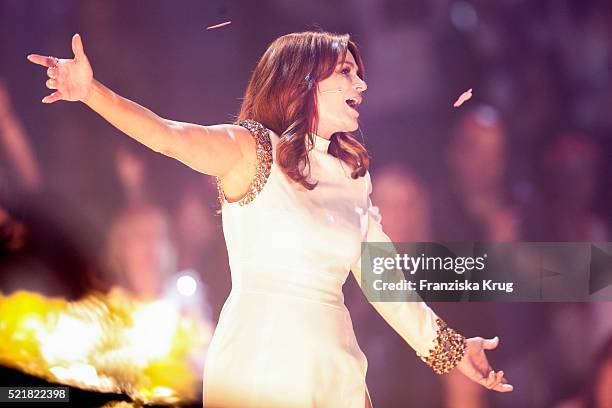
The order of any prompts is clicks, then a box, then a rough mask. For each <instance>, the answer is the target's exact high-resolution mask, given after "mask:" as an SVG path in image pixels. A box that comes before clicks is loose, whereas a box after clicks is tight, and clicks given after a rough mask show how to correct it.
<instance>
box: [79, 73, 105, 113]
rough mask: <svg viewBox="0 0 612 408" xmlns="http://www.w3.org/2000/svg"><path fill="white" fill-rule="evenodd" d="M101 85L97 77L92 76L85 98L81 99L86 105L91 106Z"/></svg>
mask: <svg viewBox="0 0 612 408" xmlns="http://www.w3.org/2000/svg"><path fill="white" fill-rule="evenodd" d="M100 86H101V84H100V83H99V82H98V81H97V80H96V79H95V78H92V79H91V84H90V85H89V89H88V90H87V93H86V94H85V96H84V97H83V98H81V100H80V101H81V102H83V103H84V104H85V105H87V106H89V107H91V103H92V100H93V98H94V95H95V93H96V92H97V91H98V89H99V88H100Z"/></svg>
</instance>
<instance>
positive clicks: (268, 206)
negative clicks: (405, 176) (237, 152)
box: [203, 121, 439, 408]
mask: <svg viewBox="0 0 612 408" xmlns="http://www.w3.org/2000/svg"><path fill="white" fill-rule="evenodd" d="M241 125H242V126H244V127H246V128H247V129H249V130H250V131H251V132H252V134H253V135H254V137H255V139H256V141H257V151H258V152H257V154H258V170H257V175H256V177H255V180H254V183H253V185H252V186H251V187H252V189H251V190H250V192H249V193H248V194H247V195H246V196H245V197H244V198H243V199H242V200H240V201H238V202H231V203H230V202H227V201H225V199H224V198H223V194H222V192H221V191H220V197H221V199H222V201H223V205H222V217H223V231H224V235H225V240H226V244H227V250H228V255H229V261H230V268H231V275H232V290H231V292H230V295H229V297H228V298H227V300H226V302H225V304H224V306H223V309H222V311H221V315H220V318H219V323H218V326H217V328H216V331H215V333H214V336H213V339H212V342H211V344H210V347H209V350H208V353H207V358H206V362H205V368H204V389H203V394H204V406H205V407H206V408H218V407H240V408H242V407H249V408H250V407H266V408H277V407H283V408H301V407H304V408H305V407H333V408H343V407H346V408H349V407H350V408H362V407H364V406H365V402H366V398H369V396H368V394H367V389H366V383H365V376H366V369H367V360H366V357H365V355H364V354H363V352H362V351H361V349H360V348H359V345H358V344H357V340H356V338H355V334H354V332H353V325H352V322H351V317H350V315H349V312H348V310H347V308H346V307H345V305H344V298H343V294H342V285H343V284H344V282H345V280H346V278H347V276H348V273H349V272H350V271H351V270H352V271H353V273H355V274H356V278H357V281H358V282H360V279H359V273H360V271H359V263H360V262H359V259H360V250H361V242H362V241H365V240H372V241H388V240H389V238H387V236H386V235H384V233H383V232H382V230H381V227H380V217H379V216H378V214H377V211H376V207H373V206H372V205H371V203H370V201H369V193H370V191H371V186H370V178H369V175H366V177H360V178H358V179H352V178H351V177H350V169H349V167H348V166H347V165H346V164H345V163H343V162H341V161H340V160H339V159H337V158H336V157H334V156H332V155H330V154H328V152H327V148H328V145H329V143H330V141H329V140H327V139H325V138H322V137H319V136H315V143H314V146H313V148H312V150H310V151H309V153H308V156H309V160H310V166H311V178H312V180H314V181H317V182H318V185H317V186H316V188H315V189H314V190H307V189H305V188H303V187H302V186H300V185H298V184H297V183H295V182H293V181H291V180H290V179H289V178H288V177H286V176H285V174H284V173H283V172H282V170H281V169H280V168H279V167H277V165H276V164H275V163H273V162H272V158H273V157H275V153H276V145H277V143H278V141H279V137H278V136H277V135H276V134H274V133H273V132H271V131H268V130H267V129H265V128H263V127H262V126H261V125H260V124H258V123H257V122H254V121H245V122H242V123H241ZM373 305H374V306H375V307H376V308H377V310H378V311H379V312H380V313H381V314H382V315H383V317H384V318H385V319H386V320H387V321H388V322H389V323H390V324H391V326H392V327H393V328H394V329H395V330H396V331H398V333H400V335H402V336H403V337H404V338H405V339H406V341H407V342H408V343H409V344H410V345H411V346H412V347H413V348H414V349H415V350H416V351H417V353H419V354H420V355H422V356H427V355H428V354H429V353H430V351H431V350H432V349H433V348H434V347H435V345H436V341H437V336H438V337H439V331H438V330H439V326H438V324H437V322H436V319H437V317H436V315H435V314H434V313H433V312H432V311H431V310H430V309H429V308H428V307H427V306H426V305H425V304H424V303H373ZM437 331H438V332H437Z"/></svg>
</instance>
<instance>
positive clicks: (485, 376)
mask: <svg viewBox="0 0 612 408" xmlns="http://www.w3.org/2000/svg"><path fill="white" fill-rule="evenodd" d="M498 344H499V337H495V338H492V339H483V338H482V337H473V338H471V339H467V344H466V348H465V354H464V356H463V358H462V359H461V361H460V362H459V364H458V365H457V369H458V370H459V371H461V372H462V373H463V374H464V375H465V376H466V377H468V378H469V379H470V380H472V381H474V382H477V383H478V384H480V385H482V386H483V387H486V388H488V389H490V390H493V391H499V392H510V391H512V390H513V389H514V387H512V385H510V384H508V380H506V378H504V372H503V371H498V372H497V373H496V372H495V371H494V370H493V368H492V367H491V364H489V361H488V360H487V356H486V355H485V350H493V349H495V348H496V347H497V345H498Z"/></svg>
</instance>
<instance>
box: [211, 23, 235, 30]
mask: <svg viewBox="0 0 612 408" xmlns="http://www.w3.org/2000/svg"><path fill="white" fill-rule="evenodd" d="M230 24H232V22H231V21H226V22H224V23H221V24H215V25H211V26H209V27H206V29H207V30H214V29H215V28H221V27H225V26H226V25H230Z"/></svg>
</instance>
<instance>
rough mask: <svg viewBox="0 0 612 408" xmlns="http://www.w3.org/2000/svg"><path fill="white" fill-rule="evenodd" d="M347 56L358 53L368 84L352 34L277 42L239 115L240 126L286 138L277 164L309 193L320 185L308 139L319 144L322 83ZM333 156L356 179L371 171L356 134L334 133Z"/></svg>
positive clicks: (254, 78)
mask: <svg viewBox="0 0 612 408" xmlns="http://www.w3.org/2000/svg"><path fill="white" fill-rule="evenodd" d="M347 52H350V53H351V54H353V57H354V58H355V61H356V62H357V75H358V76H359V77H360V78H362V79H363V77H364V68H363V61H362V59H361V56H360V54H359V49H358V48H357V45H356V44H355V43H354V42H353V41H351V40H350V37H349V35H348V34H332V33H328V32H312V31H308V32H303V33H293V34H287V35H284V36H282V37H279V38H277V39H276V40H275V41H274V42H273V43H272V44H270V46H269V47H268V49H267V50H266V52H265V53H264V55H263V56H262V57H261V59H260V60H259V62H258V64H257V67H256V68H255V71H254V72H253V75H252V76H251V79H250V81H249V85H248V86H247V89H246V92H245V95H244V98H243V102H242V106H241V108H240V114H239V115H238V121H241V120H245V119H253V120H255V121H257V122H259V123H261V124H262V125H264V126H265V127H266V128H268V129H270V130H272V131H274V132H275V133H276V134H278V135H279V136H280V142H279V143H278V146H277V151H276V163H277V164H278V165H279V166H280V167H281V169H282V170H283V171H284V172H285V174H286V175H287V176H288V177H289V178H291V179H292V180H294V181H295V182H297V183H300V184H301V185H303V186H304V187H305V188H307V189H309V190H312V189H313V188H315V186H316V182H315V183H311V182H309V181H308V180H307V179H308V178H309V176H310V162H309V161H308V152H307V150H306V140H305V139H306V137H308V138H309V143H308V145H309V146H313V145H314V140H313V139H314V138H313V136H312V133H315V130H316V129H317V123H318V117H317V105H316V104H317V98H316V91H317V84H318V83H319V81H321V80H323V79H325V78H327V77H329V76H330V75H332V73H333V72H334V70H335V68H336V64H337V63H338V59H339V58H342V59H344V58H345V57H346V53H347ZM328 152H329V153H330V154H332V155H333V156H335V157H337V158H339V159H340V160H342V161H344V162H345V163H347V164H348V165H349V166H350V167H351V168H352V172H351V177H352V178H358V177H362V176H364V175H365V173H366V171H367V170H368V165H369V158H368V153H367V151H366V149H365V148H364V147H363V145H362V144H361V143H359V142H358V141H357V140H356V139H355V138H354V137H353V136H352V135H351V134H350V133H346V132H337V133H334V134H333V135H332V137H331V142H330V146H329V149H328Z"/></svg>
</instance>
